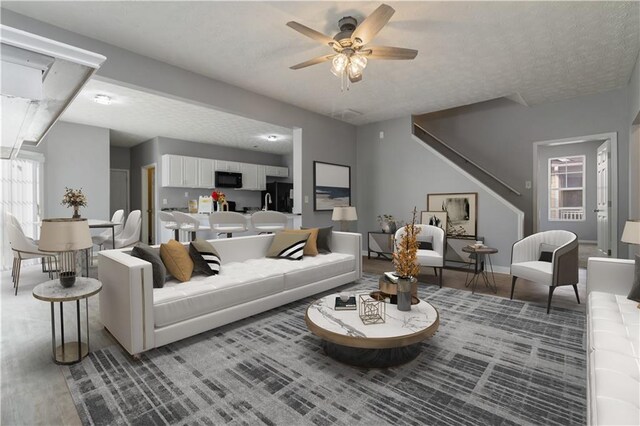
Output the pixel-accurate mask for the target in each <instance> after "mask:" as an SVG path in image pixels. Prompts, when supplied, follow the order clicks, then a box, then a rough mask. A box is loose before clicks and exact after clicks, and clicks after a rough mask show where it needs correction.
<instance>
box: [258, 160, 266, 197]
mask: <svg viewBox="0 0 640 426" xmlns="http://www.w3.org/2000/svg"><path fill="white" fill-rule="evenodd" d="M256 167H257V168H258V170H257V172H258V173H257V182H256V183H257V185H256V190H258V191H266V190H267V173H266V168H267V166H262V165H260V164H258V165H257V166H256Z"/></svg>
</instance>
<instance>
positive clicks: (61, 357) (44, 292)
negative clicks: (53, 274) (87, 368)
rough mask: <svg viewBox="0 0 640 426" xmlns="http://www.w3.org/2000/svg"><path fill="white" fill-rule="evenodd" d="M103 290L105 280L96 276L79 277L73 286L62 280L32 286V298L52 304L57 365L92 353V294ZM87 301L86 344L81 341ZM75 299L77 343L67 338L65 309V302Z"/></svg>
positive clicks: (70, 362) (54, 349)
mask: <svg viewBox="0 0 640 426" xmlns="http://www.w3.org/2000/svg"><path fill="white" fill-rule="evenodd" d="M100 290H102V283H101V282H100V281H98V280H96V279H93V278H84V277H76V282H75V284H74V285H73V286H72V287H69V288H64V287H62V286H61V285H60V281H59V280H51V281H47V282H44V283H42V284H39V285H38V286H36V288H34V289H33V297H35V298H36V299H38V300H43V301H45V302H49V303H51V350H52V354H53V361H54V362H55V363H56V364H75V363H76V362H80V361H81V360H82V358H84V357H85V356H87V355H88V354H89V297H91V296H93V295H94V294H98V293H99V292H100ZM82 299H84V300H85V318H86V324H85V329H86V331H87V340H86V343H84V342H83V341H82V334H81V330H80V322H81V321H80V300H82ZM74 300H75V302H76V323H77V338H78V341H77V342H66V343H65V340H64V312H63V307H62V304H63V302H73V301H74ZM56 302H59V303H60V340H61V343H60V346H57V347H56V321H55V312H54V305H55V303H56Z"/></svg>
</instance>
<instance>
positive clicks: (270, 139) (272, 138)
mask: <svg viewBox="0 0 640 426" xmlns="http://www.w3.org/2000/svg"><path fill="white" fill-rule="evenodd" d="M277 139H278V137H277V136H276V135H269V136H267V140H268V141H272V142H273V141H275V140H277Z"/></svg>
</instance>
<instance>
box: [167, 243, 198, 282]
mask: <svg viewBox="0 0 640 426" xmlns="http://www.w3.org/2000/svg"><path fill="white" fill-rule="evenodd" d="M160 257H161V258H162V261H163V262H164V266H165V267H166V268H167V270H168V271H169V273H170V274H171V275H173V276H174V277H176V278H177V279H178V280H179V281H181V282H185V281H189V280H190V279H191V274H193V260H191V257H190V256H189V251H188V250H187V248H186V247H185V246H183V245H182V244H180V243H179V242H178V241H176V240H169V242H167V243H166V244H160Z"/></svg>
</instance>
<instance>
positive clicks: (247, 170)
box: [240, 163, 258, 191]
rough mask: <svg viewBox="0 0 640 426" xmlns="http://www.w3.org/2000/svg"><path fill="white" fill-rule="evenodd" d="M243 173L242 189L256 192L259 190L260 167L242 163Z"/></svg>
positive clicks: (241, 169) (241, 170)
mask: <svg viewBox="0 0 640 426" xmlns="http://www.w3.org/2000/svg"><path fill="white" fill-rule="evenodd" d="M240 172H241V173H242V189H244V190H249V191H255V190H257V189H258V166H257V165H256V164H247V163H240Z"/></svg>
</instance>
